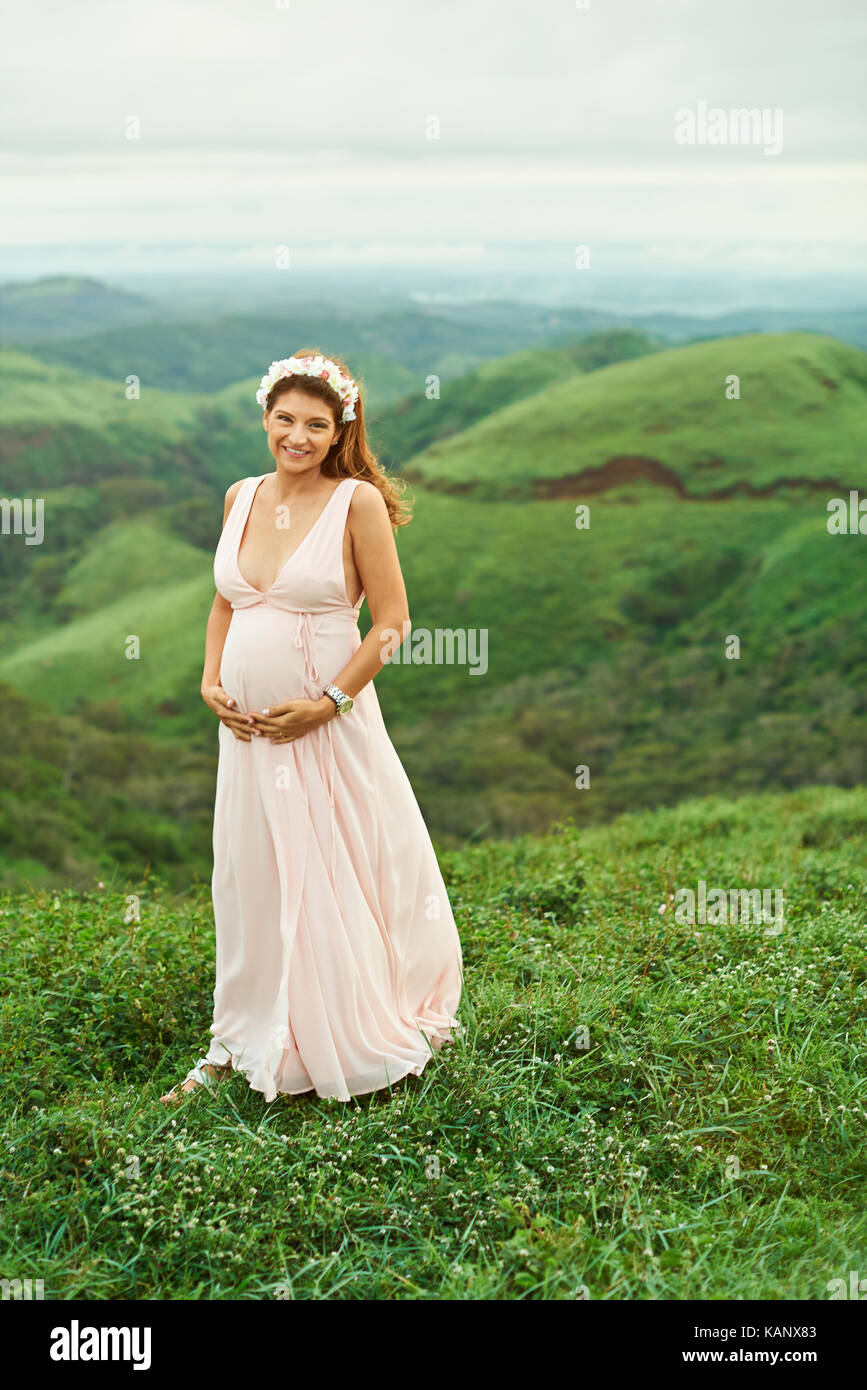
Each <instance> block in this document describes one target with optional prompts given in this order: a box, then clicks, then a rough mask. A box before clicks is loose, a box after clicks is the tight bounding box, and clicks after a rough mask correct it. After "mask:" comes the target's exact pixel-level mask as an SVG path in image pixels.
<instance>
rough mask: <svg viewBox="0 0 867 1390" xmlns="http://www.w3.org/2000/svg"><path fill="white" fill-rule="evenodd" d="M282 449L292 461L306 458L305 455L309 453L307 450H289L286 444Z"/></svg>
mask: <svg viewBox="0 0 867 1390" xmlns="http://www.w3.org/2000/svg"><path fill="white" fill-rule="evenodd" d="M283 448H284V449H285V450H286V452H287V454H288V455H289V457H290V458H293V459H303V458H306V457H307V455H308V454H309V453H310V450H309V449H290V448H289V445H288V444H284V445H283Z"/></svg>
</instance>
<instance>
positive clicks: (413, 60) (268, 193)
mask: <svg viewBox="0 0 867 1390" xmlns="http://www.w3.org/2000/svg"><path fill="white" fill-rule="evenodd" d="M865 38H867V5H865V4H864V3H863V0H827V2H826V3H823V4H822V5H814V4H807V3H804V2H803V0H734V3H729V4H727V5H720V4H718V3H711V2H710V0H663V2H662V3H659V2H658V0H652V2H651V3H648V0H621V2H620V3H615V0H590V8H589V10H581V9H579V8H578V7H577V6H576V4H575V0H542V2H541V3H538V4H536V5H533V4H528V3H527V0H498V3H492V0H459V2H457V3H456V2H455V0H445V3H442V2H441V3H438V4H421V3H413V0H404V3H400V0H374V2H373V3H363V0H332V3H329V4H321V3H312V0H307V3H302V0H290V3H289V4H288V6H284V5H281V4H279V3H277V4H275V3H274V0H261V3H260V0H236V2H235V3H230V0H149V3H147V4H143V5H142V4H128V3H124V2H123V0H121V2H120V3H118V0H104V2H103V0H82V3H77V4H71V5H70V4H68V3H60V2H59V0H40V3H38V4H36V5H32V6H28V7H27V8H20V7H17V6H13V5H11V4H10V5H8V6H7V8H6V11H5V18H4V21H3V52H2V57H0V69H2V83H0V93H2V95H0V102H2V108H3V125H4V131H5V139H4V141H3V149H4V153H3V154H2V156H0V164H2V170H3V182H4V189H5V197H4V207H5V210H4V217H3V230H2V239H3V242H4V243H5V244H7V245H10V244H11V245H14V244H17V245H21V244H26V243H29V244H31V245H32V244H33V243H55V244H56V243H64V244H66V245H70V244H73V245H75V244H78V245H81V244H86V243H92V242H106V241H115V242H129V243H137V244H142V243H145V244H152V245H155V244H159V243H166V242H178V241H179V242H193V243H194V242H197V241H203V242H215V241H216V242H223V241H225V242H227V243H230V242H231V243H241V244H242V245H243V246H244V247H245V248H246V249H243V250H242V251H240V252H239V253H238V254H239V263H243V262H246V263H248V264H251V265H253V264H264V263H267V262H268V261H269V260H271V259H273V248H274V247H275V246H281V245H288V246H289V247H290V248H291V247H293V246H295V245H298V246H303V245H305V244H308V245H309V244H311V243H312V244H315V245H316V246H317V247H318V248H319V252H318V254H319V255H320V256H321V258H322V259H323V260H327V258H328V257H329V256H330V255H333V254H335V251H334V248H335V246H336V247H345V246H349V245H352V246H362V247H364V246H366V247H367V250H366V251H364V252H362V253H361V254H366V255H370V256H373V257H376V256H377V255H381V256H383V257H384V258H387V257H388V256H389V255H390V254H392V253H393V252H392V251H391V250H390V249H389V248H390V247H392V248H393V247H395V246H396V247H399V248H402V249H403V253H404V254H408V255H418V256H419V257H424V256H426V255H427V254H429V248H430V247H432V246H437V245H440V246H441V245H442V243H446V242H448V243H453V244H454V248H455V249H454V252H453V254H455V255H460V254H461V252H460V246H461V245H462V244H463V245H465V246H466V247H468V248H471V247H472V245H473V244H474V243H478V242H480V241H481V242H495V241H501V240H504V241H512V242H515V241H518V242H519V241H524V240H527V241H544V240H552V241H557V240H561V241H563V242H564V243H565V244H567V245H569V246H574V245H575V244H577V243H579V242H586V243H588V244H590V245H597V246H598V245H600V244H605V243H614V242H618V243H624V242H641V243H647V242H655V243H657V244H658V246H659V247H660V248H662V249H663V250H664V249H665V248H669V249H673V248H675V247H676V246H677V245H678V244H679V243H681V242H693V243H705V244H708V243H711V244H729V245H731V244H732V243H737V244H739V245H741V246H742V247H745V248H747V252H746V254H748V255H749V254H751V253H752V254H754V255H755V256H756V258H757V261H758V262H761V261H762V259H763V258H764V259H765V260H766V261H768V262H771V261H772V260H773V258H774V256H775V255H776V254H778V251H779V250H780V248H783V249H784V248H785V246H786V245H788V246H789V247H790V248H791V244H792V243H811V242H812V243H822V245H823V246H824V248H825V253H824V254H825V255H826V258H827V260H828V262H829V263H834V262H835V261H838V262H839V263H840V264H844V263H846V261H847V259H848V258H849V257H850V255H851V254H853V253H854V252H855V248H856V244H857V243H859V242H861V241H862V240H863V228H864V223H865V212H867V200H865V159H864V154H865V125H867V121H865V97H864V85H865V84H864V80H863V73H864V67H865V51H867V44H865ZM700 102H703V103H706V105H707V106H709V107H714V106H719V107H722V108H724V109H726V110H728V109H730V108H732V107H758V108H767V109H768V110H769V111H774V110H777V109H780V110H781V111H782V118H783V124H782V127H781V129H782V135H783V144H782V151H781V153H779V154H775V155H767V154H765V153H764V151H763V149H762V147H761V146H760V145H759V146H757V145H752V146H734V145H731V144H728V145H716V146H709V145H707V144H704V145H694V146H684V145H678V144H676V143H675V139H674V130H675V112H676V111H677V110H679V109H681V108H684V107H686V108H692V109H695V108H696V107H697V105H698V103H700ZM130 116H133V117H136V118H137V119H138V121H140V126H141V138H140V139H138V140H130V139H128V138H127V136H126V121H127V118H128V117H130ZM430 117H435V118H436V119H437V120H438V121H439V124H440V138H439V139H435V140H432V139H428V138H426V122H427V121H428V120H429V118H430ZM750 248H751V249H752V250H750ZM444 254H445V253H444ZM784 254H785V251H784ZM789 254H791V251H790V252H789Z"/></svg>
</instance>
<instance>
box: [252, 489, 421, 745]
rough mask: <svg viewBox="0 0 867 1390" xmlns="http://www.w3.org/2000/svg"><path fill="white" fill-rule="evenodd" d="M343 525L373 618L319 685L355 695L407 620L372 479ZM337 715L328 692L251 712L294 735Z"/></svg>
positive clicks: (390, 537) (393, 549) (261, 722)
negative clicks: (344, 660) (343, 661)
mask: <svg viewBox="0 0 867 1390" xmlns="http://www.w3.org/2000/svg"><path fill="white" fill-rule="evenodd" d="M347 525H348V528H349V534H350V538H351V541H352V554H353V558H354V560H355V568H356V569H357V571H358V576H359V578H360V580H361V584H362V588H363V589H364V593H365V595H366V597H367V606H368V608H369V609H370V616H371V618H372V620H373V621H372V624H371V628H370V631H369V632H368V634H367V636H366V637H365V638H364V640H363V642H362V643H361V645H360V646H359V648H358V650H357V651H356V652H354V653H353V655H352V656H351V657H350V659H349V661H348V662H347V663H346V665H345V666H344V667H342V669H341V670H339V671H334V672H326V671H323V672H322V678H323V685H336V686H338V687H339V689H340V690H342V691H343V692H344V694H346V695H351V696H352V697H353V699H354V698H355V696H356V695H357V694H358V692H359V691H360V690H363V689H364V687H365V686H366V685H367V684H368V682H369V681H371V680H373V678H374V676H375V675H377V673H378V672H379V671H381V670H382V668H383V666H384V665H385V662H386V660H387V659H388V657H389V656H391V654H392V652H394V651H396V650H397V648H398V647H399V646H400V644H401V642H402V641H403V640H404V638H405V637H406V636H407V634H408V633H409V630H410V618H409V606H408V604H407V601H406V587H405V585H404V582H403V575H402V574H401V571H400V562H399V560H398V557H397V546H396V545H395V541H394V532H393V531H392V527H391V521H390V519H389V515H388V508H387V507H386V505H385V500H384V498H383V496H382V493H381V492H380V491H379V489H378V488H376V487H374V485H373V484H372V483H368V484H364V483H362V485H361V486H360V487H357V488H356V489H355V491H354V492H353V494H352V500H351V501H350V504H349V517H348V521H347ZM336 716H337V706H336V705H335V703H334V701H333V700H332V699H331V698H330V696H328V695H322V696H320V698H319V699H318V700H293V701H289V702H288V704H287V705H281V706H279V708H278V709H274V710H271V711H270V713H269V714H268V715H265V714H258V713H254V714H253V718H254V719H255V721H256V727H257V728H259V729H261V730H262V731H263V733H266V734H268V735H274V734H282V735H284V736H285V735H286V734H292V733H294V734H295V736H296V737H300V735H301V734H304V733H307V732H308V731H309V730H310V729H314V728H316V727H317V726H318V725H319V724H324V723H327V721H328V720H329V719H334V718H335V717H336ZM349 718H350V719H351V718H352V716H351V714H350V715H349Z"/></svg>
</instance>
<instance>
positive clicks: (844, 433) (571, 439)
mask: <svg viewBox="0 0 867 1390" xmlns="http://www.w3.org/2000/svg"><path fill="white" fill-rule="evenodd" d="M732 374H734V375H736V376H737V377H738V378H739V380H740V399H738V400H729V399H727V398H726V394H725V391H726V382H727V379H728V378H729V376H730V375H732ZM865 453H867V353H864V352H861V351H860V350H859V349H857V348H851V347H847V346H845V345H844V344H842V343H838V342H835V341H834V340H833V339H828V338H820V337H815V336H812V335H809V334H797V333H787V334H781V335H773V334H770V335H759V336H753V337H743V338H727V339H718V340H715V341H713V342H709V343H699V344H692V345H690V346H688V347H682V348H675V349H669V350H668V351H665V352H656V353H653V354H651V355H650V356H646V357H640V358H638V359H637V360H635V361H631V362H618V363H616V364H614V365H612V366H609V367H603V368H601V369H600V370H599V371H595V372H591V373H586V374H580V375H579V374H576V375H575V376H572V377H566V378H565V379H564V380H562V381H559V382H555V383H554V384H553V385H550V386H547V387H545V388H543V389H542V390H541V391H538V392H536V393H535V394H534V395H533V396H531V397H529V398H528V399H526V400H519V401H516V402H514V403H512V404H508V405H504V406H503V407H502V408H501V409H500V410H498V411H496V412H495V413H493V414H490V415H487V416H486V417H485V418H484V419H483V420H481V421H480V422H479V423H477V424H475V425H473V426H471V427H470V428H469V429H467V430H465V431H464V432H463V433H462V434H461V435H459V436H455V437H453V438H451V439H449V440H448V441H445V442H439V443H436V444H434V445H432V446H431V447H430V448H428V449H426V450H425V451H424V452H423V453H422V454H420V455H418V456H417V457H416V458H413V459H412V460H411V461H410V462H409V463H408V465H407V467H406V469H405V475H406V476H407V477H409V478H411V479H412V480H418V481H420V482H424V483H426V484H427V485H428V486H431V487H439V488H445V489H449V488H452V489H461V490H468V491H471V490H477V491H480V492H482V491H483V492H484V493H485V495H486V496H488V497H494V496H498V497H503V496H513V497H521V496H524V497H528V496H531V495H533V493H534V491H535V492H539V491H542V492H548V493H550V492H552V491H554V492H556V491H559V492H561V494H562V495H565V496H573V495H574V496H584V495H587V494H589V493H592V492H596V491H600V490H604V489H605V488H607V487H610V486H612V485H615V484H617V483H618V482H623V481H628V480H630V479H632V478H635V477H638V478H641V477H646V478H648V479H650V480H651V481H653V482H657V483H659V484H661V485H664V486H668V487H671V488H672V489H674V490H675V491H676V492H680V493H681V494H683V495H686V496H690V497H696V498H700V497H710V496H714V495H716V496H719V495H721V494H725V493H726V492H727V491H730V490H734V491H742V492H745V493H759V492H761V491H763V490H765V491H773V490H774V489H775V488H778V487H781V486H782V485H784V484H786V483H789V482H792V483H795V484H796V485H797V484H801V485H808V486H815V485H822V486H827V485H828V483H829V482H830V483H833V484H834V485H837V484H839V485H840V486H847V485H851V486H853V487H854V486H856V485H857V484H858V482H859V481H863V479H864V458H865Z"/></svg>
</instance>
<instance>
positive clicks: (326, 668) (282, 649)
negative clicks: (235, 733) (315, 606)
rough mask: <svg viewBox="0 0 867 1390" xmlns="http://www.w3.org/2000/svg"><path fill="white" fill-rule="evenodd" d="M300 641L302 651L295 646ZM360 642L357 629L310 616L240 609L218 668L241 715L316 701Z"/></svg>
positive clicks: (267, 608) (263, 607)
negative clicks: (243, 712) (245, 712)
mask: <svg viewBox="0 0 867 1390" xmlns="http://www.w3.org/2000/svg"><path fill="white" fill-rule="evenodd" d="M298 641H300V645H297V642H298ZM359 642H360V637H359V633H358V628H357V627H356V626H355V624H354V623H345V622H334V621H330V620H329V619H328V616H327V614H326V615H324V616H322V617H319V616H317V615H316V614H310V615H307V616H306V621H304V620H302V621H301V623H300V624H299V614H298V613H292V612H286V611H284V610H283V609H280V608H277V607H275V606H273V605H271V604H265V603H257V604H253V605H251V606H250V607H249V608H236V609H235V610H234V612H233V614H232V621H231V623H230V624H229V631H228V633H227V634H226V642H225V646H224V647H223V655H222V659H221V662H220V682H221V684H222V686H223V689H224V690H225V691H226V693H227V695H230V696H231V697H232V699H234V700H235V701H236V702H237V705H238V708H239V709H241V710H261V709H262V708H263V707H265V706H271V705H277V704H283V703H284V702H285V701H286V700H300V699H316V698H318V696H320V695H321V694H322V691H323V690H324V689H325V687H326V685H328V684H329V682H330V681H333V680H334V678H335V676H336V675H337V673H338V672H339V671H340V669H341V667H343V666H345V665H346V663H347V661H348V660H349V658H350V656H351V655H352V653H353V652H354V651H355V650H356V648H357V647H358V645H359Z"/></svg>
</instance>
